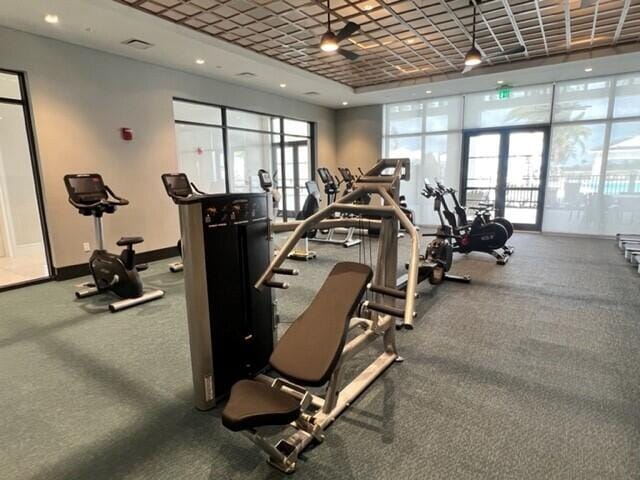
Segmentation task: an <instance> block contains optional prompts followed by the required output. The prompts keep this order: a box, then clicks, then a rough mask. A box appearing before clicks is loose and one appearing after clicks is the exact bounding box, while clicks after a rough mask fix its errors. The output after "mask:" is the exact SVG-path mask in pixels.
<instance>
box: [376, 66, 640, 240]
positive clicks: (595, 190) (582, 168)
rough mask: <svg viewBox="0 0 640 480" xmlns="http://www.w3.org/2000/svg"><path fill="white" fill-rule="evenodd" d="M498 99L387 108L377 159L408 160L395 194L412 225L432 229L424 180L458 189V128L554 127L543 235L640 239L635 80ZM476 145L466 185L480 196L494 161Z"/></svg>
mask: <svg viewBox="0 0 640 480" xmlns="http://www.w3.org/2000/svg"><path fill="white" fill-rule="evenodd" d="M499 97H500V96H499V94H498V92H497V91H490V92H479V93H472V94H468V95H465V96H464V97H463V96H457V97H445V98H434V99H424V100H416V101H411V102H404V103H396V104H389V105H385V107H384V126H383V154H384V156H385V157H396V158H400V157H407V158H410V159H411V182H409V184H405V183H403V184H401V190H402V194H404V195H405V196H406V197H407V202H408V204H409V206H410V207H411V208H413V209H414V210H415V211H416V218H417V222H418V223H420V224H436V223H437V217H436V216H435V215H434V214H433V212H432V211H431V208H432V205H430V202H428V201H427V200H426V199H424V198H422V197H421V196H420V189H421V186H422V181H423V179H424V178H425V177H427V178H429V179H430V180H436V179H437V180H440V181H442V182H443V183H445V184H448V185H451V186H453V187H454V188H455V187H457V186H458V185H459V181H460V164H461V145H462V128H463V127H462V125H464V129H468V130H482V129H492V128H493V129H495V128H498V127H500V128H502V127H510V126H520V125H549V124H551V135H550V142H549V143H550V145H549V164H548V170H547V179H546V195H545V202H544V211H543V222H542V230H543V231H551V232H565V233H580V234H592V235H593V234H595V235H611V234H614V233H617V232H619V231H624V232H629V233H640V73H632V74H624V75H617V76H610V77H601V78H590V79H581V80H572V81H566V82H561V83H558V84H557V85H555V86H554V85H534V86H529V87H519V88H513V89H512V90H511V92H510V95H509V96H508V98H499ZM463 111H464V115H462V112H463ZM483 138H485V140H486V139H488V138H489V137H487V135H484V137H483ZM481 147H482V145H480V144H478V145H471V144H470V152H469V153H470V157H472V161H471V164H470V168H471V169H472V170H473V172H474V176H473V179H471V180H473V182H477V185H476V184H475V183H474V185H475V187H474V188H475V189H477V190H483V189H484V190H487V188H489V187H487V186H486V185H489V184H492V182H494V183H495V179H494V178H492V177H491V175H493V173H491V171H490V170H491V168H489V169H488V170H487V165H493V163H495V162H496V161H497V160H496V158H497V157H496V155H495V152H493V153H492V152H490V151H488V150H487V149H486V148H485V149H484V150H483V152H484V153H482V154H481V153H479V152H480V150H482V148H481ZM485 150H487V151H485ZM487 152H488V153H487ZM512 153H513V152H512ZM519 155H520V156H522V155H523V152H520V153H519ZM516 156H517V155H516ZM481 157H483V158H481ZM484 157H486V158H484ZM491 162H493V163H491ZM493 170H495V168H494V169H493ZM481 193H482V195H485V196H486V195H489V197H490V196H491V192H489V193H487V192H484V191H483V192H481ZM467 200H469V199H467Z"/></svg>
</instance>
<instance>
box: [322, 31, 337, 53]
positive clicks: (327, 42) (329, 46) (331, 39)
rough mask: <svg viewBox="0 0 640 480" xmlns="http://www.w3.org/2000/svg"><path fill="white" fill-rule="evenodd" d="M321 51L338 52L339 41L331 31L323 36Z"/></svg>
mask: <svg viewBox="0 0 640 480" xmlns="http://www.w3.org/2000/svg"><path fill="white" fill-rule="evenodd" d="M320 50H322V51H323V52H335V51H336V50H338V40H337V39H336V36H335V35H334V34H333V32H332V31H331V30H327V32H326V33H325V34H324V35H322V39H321V40H320Z"/></svg>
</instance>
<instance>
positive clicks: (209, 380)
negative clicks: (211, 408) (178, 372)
mask: <svg viewBox="0 0 640 480" xmlns="http://www.w3.org/2000/svg"><path fill="white" fill-rule="evenodd" d="M204 399H205V400H206V401H207V402H210V401H211V400H213V377H212V376H211V375H207V376H206V377H204Z"/></svg>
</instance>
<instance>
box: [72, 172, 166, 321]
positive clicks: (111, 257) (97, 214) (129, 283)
mask: <svg viewBox="0 0 640 480" xmlns="http://www.w3.org/2000/svg"><path fill="white" fill-rule="evenodd" d="M64 184H65V186H66V188H67V192H68V194H69V203H71V205H73V206H74V207H75V208H77V209H78V212H79V213H80V214H81V215H85V216H92V217H93V219H94V227H95V234H96V249H95V250H94V251H93V253H92V254H91V257H90V258H89V269H90V270H91V275H92V276H93V282H89V283H84V284H82V285H81V287H83V289H82V290H78V291H77V292H76V297H77V298H86V297H90V296H93V295H97V294H99V293H106V292H113V293H115V294H116V295H117V296H119V297H120V298H122V300H118V301H116V302H112V303H110V304H109V310H110V311H111V312H112V313H113V312H118V311H120V310H124V309H125V308H129V307H133V306H135V305H140V304H142V303H145V302H149V301H151V300H157V299H158V298H161V297H162V296H164V292H163V291H162V290H149V291H145V290H144V287H143V285H142V280H141V279H140V275H139V274H138V272H140V271H143V270H146V269H147V265H144V264H141V265H136V262H135V260H136V257H135V254H136V252H135V251H134V249H133V246H134V245H137V244H139V243H142V242H143V241H144V239H143V238H142V237H121V238H120V240H118V241H117V242H116V245H118V246H119V247H126V248H124V249H123V250H122V252H121V253H120V255H115V254H113V253H109V252H107V250H105V248H104V235H103V230H102V217H103V215H104V214H112V213H115V211H116V209H117V208H118V207H121V206H125V205H129V201H128V200H127V199H125V198H122V197H118V196H117V195H116V194H115V193H113V191H112V190H111V189H110V188H109V187H108V186H107V185H105V184H104V182H103V180H102V177H101V176H100V175H99V174H97V173H91V174H69V175H65V176H64Z"/></svg>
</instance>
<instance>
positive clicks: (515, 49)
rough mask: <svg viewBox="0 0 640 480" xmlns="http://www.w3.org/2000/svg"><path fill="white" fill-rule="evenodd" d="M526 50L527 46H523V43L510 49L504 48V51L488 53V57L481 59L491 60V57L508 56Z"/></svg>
mask: <svg viewBox="0 0 640 480" xmlns="http://www.w3.org/2000/svg"><path fill="white" fill-rule="evenodd" d="M526 51H527V47H525V46H524V45H518V46H517V47H515V48H512V49H511V50H505V51H504V52H500V53H496V54H493V55H489V56H488V57H484V58H483V59H482V61H484V60H486V59H489V60H491V59H492V58H497V57H508V56H510V55H517V54H518V53H524V52H526Z"/></svg>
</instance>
